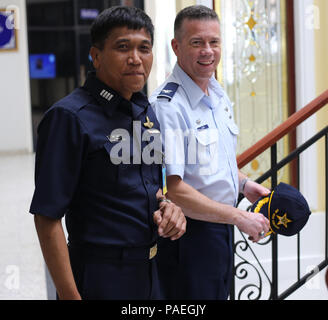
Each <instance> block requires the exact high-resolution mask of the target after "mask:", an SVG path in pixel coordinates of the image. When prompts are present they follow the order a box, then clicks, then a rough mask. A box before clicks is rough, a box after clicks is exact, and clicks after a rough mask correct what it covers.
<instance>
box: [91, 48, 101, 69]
mask: <svg viewBox="0 0 328 320" xmlns="http://www.w3.org/2000/svg"><path fill="white" fill-rule="evenodd" d="M99 54H100V50H99V49H98V48H96V47H91V49H90V56H91V58H92V63H93V66H94V68H95V69H98V68H99V65H100V61H99Z"/></svg>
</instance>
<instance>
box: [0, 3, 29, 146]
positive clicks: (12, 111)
mask: <svg viewBox="0 0 328 320" xmlns="http://www.w3.org/2000/svg"><path fill="white" fill-rule="evenodd" d="M25 2H26V1H25V0H1V3H0V7H1V8H4V9H7V10H10V9H15V10H16V17H17V20H18V24H16V26H15V27H16V29H17V47H18V48H17V50H16V51H1V52H0V99H1V100H0V101H1V102H0V153H2V152H14V153H15V152H32V150H33V142H32V121H31V99H30V80H29V65H28V47H27V23H26V3H25Z"/></svg>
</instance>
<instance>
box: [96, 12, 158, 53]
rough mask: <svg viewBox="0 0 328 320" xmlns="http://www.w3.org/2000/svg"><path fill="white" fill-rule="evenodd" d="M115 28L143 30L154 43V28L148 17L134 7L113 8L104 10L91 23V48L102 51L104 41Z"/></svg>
mask: <svg viewBox="0 0 328 320" xmlns="http://www.w3.org/2000/svg"><path fill="white" fill-rule="evenodd" d="M117 27H127V28H128V29H132V30H140V29H142V28H144V29H145V30H146V31H147V32H148V33H149V35H150V37H151V42H152V44H153V42H154V26H153V23H152V21H151V19H150V17H149V16H148V15H147V14H146V13H145V12H144V11H143V10H141V9H139V8H136V7H126V6H115V7H111V8H108V9H105V10H104V11H102V12H101V13H100V15H99V16H98V17H97V18H96V19H95V20H94V21H93V23H92V25H91V29H90V34H91V43H92V45H93V46H95V47H97V48H99V49H101V50H102V49H103V48H104V44H105V40H106V38H107V37H108V34H109V33H110V31H111V30H112V29H114V28H117Z"/></svg>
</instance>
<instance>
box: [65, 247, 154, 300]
mask: <svg viewBox="0 0 328 320" xmlns="http://www.w3.org/2000/svg"><path fill="white" fill-rule="evenodd" d="M145 252H146V253H147V251H145ZM116 253H117V254H116ZM134 253H135V252H134V251H129V250H128V251H124V250H123V249H122V251H121V252H120V250H119V251H117V252H116V250H114V254H113V252H112V251H110V250H107V253H106V250H104V248H102V249H99V248H98V247H88V248H83V247H79V248H77V247H73V246H69V254H70V262H71V266H72V269H73V274H74V279H75V282H76V285H77V288H78V290H79V293H80V295H81V297H82V299H84V300H148V299H154V300H156V299H159V298H160V296H159V286H158V275H157V266H156V263H155V259H156V257H155V258H153V259H151V260H149V259H148V258H147V257H139V254H138V255H135V254H134Z"/></svg>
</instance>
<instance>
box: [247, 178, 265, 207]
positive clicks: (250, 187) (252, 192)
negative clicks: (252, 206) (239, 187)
mask: <svg viewBox="0 0 328 320" xmlns="http://www.w3.org/2000/svg"><path fill="white" fill-rule="evenodd" d="M270 192H271V191H270V190H269V189H267V188H265V187H263V186H262V185H260V184H258V183H256V182H254V181H252V180H248V181H247V182H246V184H245V188H244V196H245V197H246V198H247V199H248V200H249V201H250V202H252V203H254V202H255V201H256V200H257V199H258V198H260V197H264V196H267V195H268V194H269V193H270Z"/></svg>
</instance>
